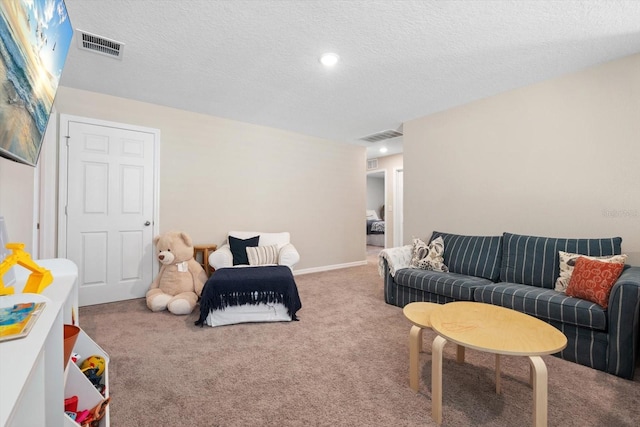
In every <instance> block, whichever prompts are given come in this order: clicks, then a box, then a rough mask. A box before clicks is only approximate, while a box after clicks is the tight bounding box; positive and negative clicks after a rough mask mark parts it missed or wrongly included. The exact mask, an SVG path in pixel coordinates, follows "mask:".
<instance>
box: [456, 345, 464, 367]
mask: <svg viewBox="0 0 640 427" xmlns="http://www.w3.org/2000/svg"><path fill="white" fill-rule="evenodd" d="M456 361H457V362H458V363H460V364H462V363H464V346H462V345H458V347H457V350H456Z"/></svg>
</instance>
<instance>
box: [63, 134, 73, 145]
mask: <svg viewBox="0 0 640 427" xmlns="http://www.w3.org/2000/svg"><path fill="white" fill-rule="evenodd" d="M64 138H65V139H66V140H67V147H68V146H69V138H71V137H70V136H69V135H67V136H65V137H64Z"/></svg>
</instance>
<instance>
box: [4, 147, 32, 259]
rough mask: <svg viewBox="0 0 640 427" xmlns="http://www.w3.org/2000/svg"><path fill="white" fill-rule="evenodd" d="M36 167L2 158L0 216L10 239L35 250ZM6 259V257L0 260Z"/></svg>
mask: <svg viewBox="0 0 640 427" xmlns="http://www.w3.org/2000/svg"><path fill="white" fill-rule="evenodd" d="M34 179H35V168H33V167H32V166H27V165H23V164H21V163H16V162H14V161H12V160H7V159H5V158H1V157H0V215H1V216H4V218H5V221H6V225H7V232H8V234H9V240H11V241H12V242H21V243H24V244H25V250H26V251H27V252H29V253H30V254H31V253H32V252H33V249H34V248H33V244H32V243H33V224H34V222H33V220H32V218H33V183H34ZM0 261H2V260H0Z"/></svg>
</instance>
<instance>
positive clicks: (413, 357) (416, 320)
mask: <svg viewBox="0 0 640 427" xmlns="http://www.w3.org/2000/svg"><path fill="white" fill-rule="evenodd" d="M440 307H442V305H441V304H436V303H433V302H412V303H409V304H407V305H405V306H404V308H403V309H402V312H403V313H404V315H405V317H406V318H407V320H409V322H411V323H413V326H411V330H410V331H409V387H411V389H412V390H413V391H415V392H416V393H417V392H418V386H419V384H420V366H419V363H420V361H419V357H420V353H422V330H423V329H431V313H433V312H434V311H435V310H437V309H438V308H440ZM457 361H458V363H462V362H464V347H462V346H458V347H457Z"/></svg>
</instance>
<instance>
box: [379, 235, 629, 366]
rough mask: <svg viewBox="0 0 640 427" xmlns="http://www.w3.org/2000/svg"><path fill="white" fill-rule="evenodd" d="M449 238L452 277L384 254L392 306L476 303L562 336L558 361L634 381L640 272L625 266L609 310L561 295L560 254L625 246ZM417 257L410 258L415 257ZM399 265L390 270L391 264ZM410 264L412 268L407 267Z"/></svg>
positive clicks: (403, 256)
mask: <svg viewBox="0 0 640 427" xmlns="http://www.w3.org/2000/svg"><path fill="white" fill-rule="evenodd" d="M439 236H442V238H443V240H444V247H445V251H444V261H445V264H446V265H447V266H448V267H449V272H448V273H442V272H435V271H426V270H420V269H413V268H408V261H398V260H407V259H408V257H407V251H408V252H409V253H410V252H411V246H410V245H409V246H403V247H400V248H390V249H385V250H384V251H382V252H381V254H380V266H381V274H382V275H383V277H384V295H385V301H386V302H387V303H388V304H393V305H396V306H399V307H404V306H405V305H406V304H408V303H410V302H414V301H429V302H436V303H440V304H444V303H447V302H451V301H477V302H483V303H488V304H494V305H500V306H503V307H508V308H511V309H514V310H517V311H521V312H524V313H527V314H529V315H532V316H534V317H537V318H539V319H541V320H544V321H546V322H548V323H550V324H551V325H553V326H555V327H556V328H558V329H559V330H561V331H562V332H563V333H564V334H565V335H566V336H567V339H568V344H567V347H566V348H565V349H564V350H563V351H562V352H560V353H558V354H557V356H559V357H561V358H563V359H566V360H570V361H572V362H576V363H579V364H581V365H585V366H589V367H592V368H595V369H598V370H601V371H605V372H608V373H611V374H614V375H617V376H619V377H623V378H627V379H632V378H633V375H634V367H635V364H636V359H637V355H638V341H639V340H640V326H639V322H640V267H631V266H625V269H624V270H623V272H622V274H621V276H620V277H619V279H618V280H617V282H616V283H615V285H614V286H613V288H612V290H611V295H610V297H609V307H608V308H607V309H603V308H602V307H601V306H599V305H598V304H595V303H592V302H590V301H586V300H582V299H579V298H573V297H570V296H567V295H566V294H564V293H562V292H557V291H555V290H554V286H555V281H556V279H557V277H558V275H559V269H560V260H559V255H558V252H559V251H565V252H572V253H579V254H584V255H591V256H603V255H617V254H620V253H621V244H622V239H621V238H619V237H615V238H607V239H563V238H551V237H537V236H526V235H518V234H512V233H504V234H503V235H502V236H462V235H456V234H450V233H442V232H437V231H436V232H434V233H433V234H432V236H431V239H430V241H431V240H433V239H435V238H437V237H439ZM409 258H410V256H409ZM394 260H395V262H396V265H390V262H394ZM403 262H404V263H406V265H402V264H403Z"/></svg>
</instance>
